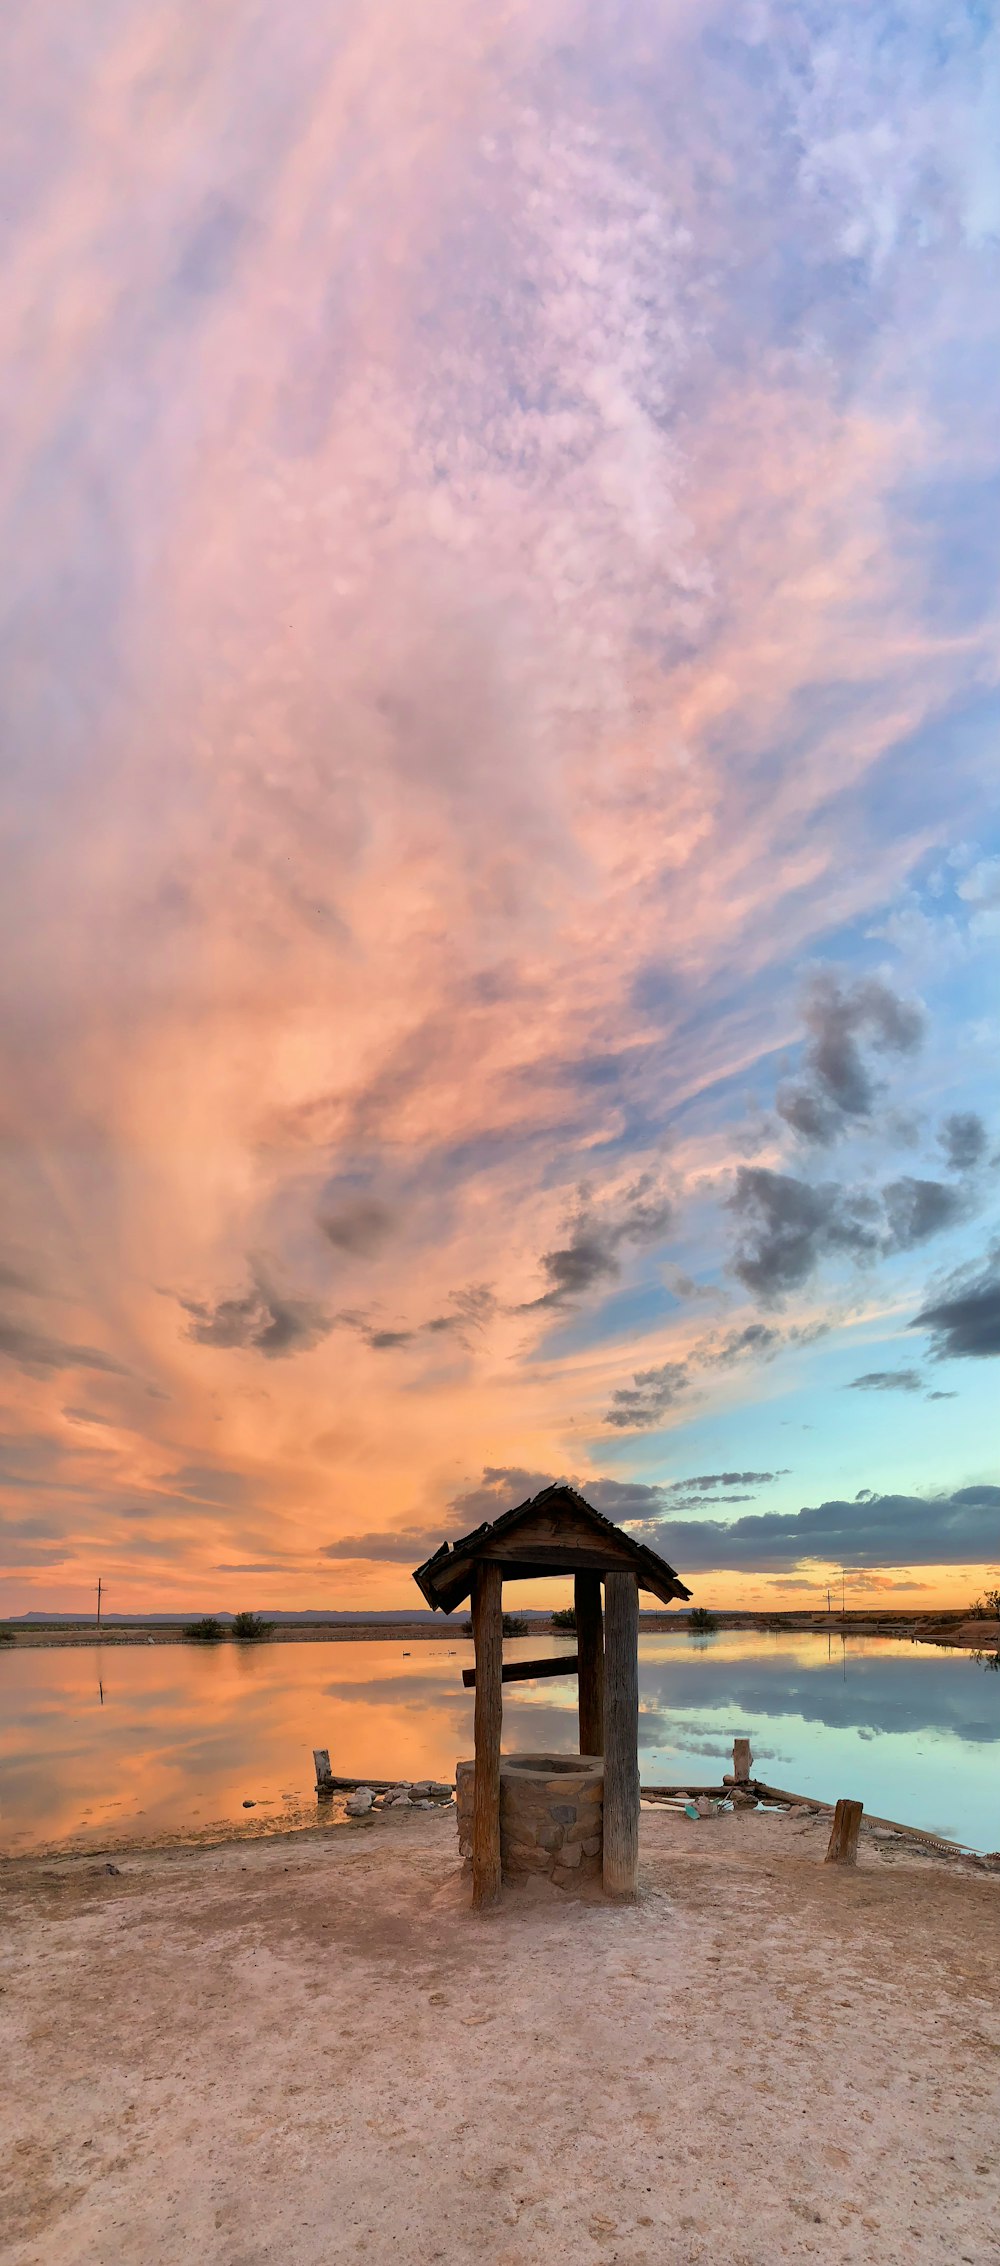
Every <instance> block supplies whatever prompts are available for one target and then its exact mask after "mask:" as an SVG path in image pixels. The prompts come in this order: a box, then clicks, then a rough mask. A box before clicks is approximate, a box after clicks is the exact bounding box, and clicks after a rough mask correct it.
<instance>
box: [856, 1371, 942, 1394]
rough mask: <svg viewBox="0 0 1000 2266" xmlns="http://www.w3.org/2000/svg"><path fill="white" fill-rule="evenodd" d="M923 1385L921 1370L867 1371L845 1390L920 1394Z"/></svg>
mask: <svg viewBox="0 0 1000 2266" xmlns="http://www.w3.org/2000/svg"><path fill="white" fill-rule="evenodd" d="M922 1385H923V1378H922V1377H921V1375H920V1371H919V1369H866V1370H865V1373H864V1376H863V1377H852V1378H851V1381H850V1384H849V1385H848V1386H846V1387H845V1390H846V1391H847V1392H849V1393H919V1391H920V1389H921V1387H922Z"/></svg>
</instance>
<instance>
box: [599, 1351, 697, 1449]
mask: <svg viewBox="0 0 1000 2266" xmlns="http://www.w3.org/2000/svg"><path fill="white" fill-rule="evenodd" d="M690 1382H691V1379H690V1376H689V1373H688V1369H687V1365H686V1363H684V1362H680V1361H665V1362H663V1363H662V1365H661V1367H660V1368H658V1369H637V1370H636V1372H635V1375H634V1377H633V1380H632V1383H631V1385H619V1386H618V1388H617V1391H615V1392H613V1393H612V1395H611V1406H610V1408H609V1409H608V1410H607V1412H606V1414H605V1418H604V1421H605V1424H611V1425H613V1426H614V1427H615V1429H616V1431H619V1432H638V1431H645V1430H646V1429H647V1428H648V1427H649V1426H650V1425H653V1424H658V1423H659V1421H660V1418H661V1416H665V1415H666V1414H667V1411H668V1409H671V1408H675V1407H676V1405H677V1402H678V1400H679V1399H680V1397H681V1394H682V1393H684V1392H686V1391H687V1388H688V1386H689V1384H690Z"/></svg>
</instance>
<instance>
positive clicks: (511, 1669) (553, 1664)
mask: <svg viewBox="0 0 1000 2266" xmlns="http://www.w3.org/2000/svg"><path fill="white" fill-rule="evenodd" d="M579 1672H580V1661H579V1657H578V1655H577V1654H576V1653H575V1652H562V1653H558V1654H557V1655H556V1658H555V1659H554V1660H508V1661H507V1663H506V1665H505V1666H504V1668H503V1669H502V1671H501V1673H502V1676H503V1681H504V1683H505V1684H526V1683H528V1682H530V1680H531V1678H532V1677H534V1676H577V1675H579ZM462 1682H463V1684H465V1685H466V1687H467V1689H468V1690H469V1691H474V1690H475V1688H476V1671H475V1669H474V1668H463V1670H462Z"/></svg>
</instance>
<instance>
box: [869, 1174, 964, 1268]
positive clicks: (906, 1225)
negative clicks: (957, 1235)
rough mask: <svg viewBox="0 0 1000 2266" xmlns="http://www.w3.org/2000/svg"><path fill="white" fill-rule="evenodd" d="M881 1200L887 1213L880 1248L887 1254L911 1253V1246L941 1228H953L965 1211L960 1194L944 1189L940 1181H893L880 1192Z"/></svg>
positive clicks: (924, 1241) (957, 1191) (906, 1179)
mask: <svg viewBox="0 0 1000 2266" xmlns="http://www.w3.org/2000/svg"><path fill="white" fill-rule="evenodd" d="M882 1198H883V1202H884V1204H885V1214H886V1235H885V1237H884V1241H883V1248H884V1249H886V1250H889V1251H911V1250H912V1249H913V1246H914V1244H916V1243H926V1241H927V1239H928V1237H929V1236H932V1235H939V1234H940V1232H941V1229H942V1228H945V1227H953V1226H954V1224H955V1222H956V1220H960V1219H961V1217H962V1215H963V1212H964V1211H965V1209H966V1204H965V1198H964V1197H963V1195H962V1193H961V1191H960V1190H959V1189H957V1188H948V1187H946V1185H945V1183H944V1181H942V1180H912V1179H910V1178H909V1177H906V1178H904V1179H902V1180H892V1181H890V1182H889V1183H888V1185H887V1186H886V1187H885V1188H884V1189H883V1190H882Z"/></svg>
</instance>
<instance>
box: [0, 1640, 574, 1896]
mask: <svg viewBox="0 0 1000 2266" xmlns="http://www.w3.org/2000/svg"><path fill="white" fill-rule="evenodd" d="M448 1637H449V1638H450V1642H445V1641H441V1642H435V1643H430V1642H428V1641H427V1640H424V1641H422V1642H419V1641H418V1642H414V1643H413V1644H412V1646H410V1647H403V1646H402V1645H401V1644H400V1643H399V1641H398V1639H395V1640H388V1641H386V1642H366V1643H364V1644H337V1643H333V1644H280V1645H262V1646H239V1645H234V1644H228V1643H227V1644H222V1645H217V1646H215V1645H213V1646H205V1647H201V1646H197V1647H196V1646H194V1645H176V1646H175V1645H157V1646H156V1647H155V1648H154V1647H150V1648H149V1649H146V1648H144V1647H142V1646H128V1647H126V1646H122V1647H120V1648H119V1647H117V1646H114V1647H110V1646H103V1645H94V1646H92V1647H91V1646H88V1647H86V1648H81V1649H80V1650H76V1649H74V1650H66V1651H61V1650H54V1649H53V1650H51V1651H48V1650H38V1651H30V1652H29V1651H24V1652H17V1653H8V1654H5V1655H3V1656H2V1657H0V1719H2V1727H0V1852H2V1853H3V1854H4V1855H6V1856H13V1855H16V1854H18V1853H19V1852H21V1851H24V1850H27V1849H38V1848H70V1847H71V1848H87V1847H91V1848H93V1847H101V1848H105V1847H109V1846H111V1845H112V1844H113V1843H114V1842H115V1841H116V1840H119V1839H145V1838H146V1837H147V1836H149V1837H151V1836H154V1835H156V1836H160V1835H163V1834H172V1833H176V1834H179V1835H182V1836H184V1838H190V1837H192V1836H196V1835H198V1834H208V1833H210V1832H211V1831H213V1830H214V1829H216V1828H217V1827H218V1826H220V1825H225V1826H231V1825H233V1824H239V1825H241V1826H246V1827H247V1828H248V1829H252V1830H256V1831H258V1832H259V1831H261V1830H265V1831H266V1830H274V1829H275V1828H277V1827H279V1826H285V1825H289V1824H292V1825H301V1824H302V1823H304V1822H307V1821H308V1820H309V1819H311V1818H313V1817H315V1816H316V1815H317V1814H319V1813H318V1812H317V1809H316V1802H315V1794H314V1786H313V1764H312V1750H313V1748H314V1747H328V1748H329V1750H330V1758H331V1764H332V1768H333V1771H334V1773H335V1774H336V1775H338V1776H342V1777H346V1776H351V1775H359V1776H360V1775H363V1774H364V1773H365V1772H371V1774H372V1776H373V1777H376V1778H386V1777H392V1776H398V1777H400V1778H422V1777H430V1778H447V1779H451V1778H452V1777H453V1775H454V1769H455V1762H456V1760H457V1758H458V1756H459V1755H461V1754H466V1753H468V1752H469V1751H470V1742H471V1738H472V1708H473V1695H472V1693H471V1692H469V1691H466V1689H465V1687H464V1685H463V1683H462V1669H463V1667H465V1666H467V1665H468V1663H469V1661H470V1660H471V1658H472V1647H471V1644H470V1643H469V1641H468V1640H467V1639H464V1638H462V1637H461V1636H460V1635H459V1634H458V1632H457V1631H456V1632H451V1631H449V1632H448ZM568 1649H569V1648H568V1646H567V1645H566V1643H565V1642H563V1643H560V1642H559V1641H558V1640H552V1639H550V1638H546V1637H535V1638H532V1639H529V1640H527V1642H525V1641H524V1640H522V1641H520V1642H519V1643H515V1644H512V1645H509V1646H508V1648H507V1650H508V1654H513V1653H515V1652H521V1653H525V1652H530V1653H533V1654H534V1655H536V1656H538V1657H540V1656H542V1655H546V1656H547V1655H549V1654H551V1653H556V1652H559V1651H566V1650H568ZM524 1691H525V1688H523V1687H522V1692H516V1688H515V1692H516V1696H512V1695H507V1694H505V1699H507V1698H508V1697H510V1702H511V1704H510V1706H509V1708H508V1709H507V1712H508V1714H509V1715H510V1716H516V1715H517V1714H518V1713H523V1712H525V1710H526V1704H530V1703H527V1701H526V1694H525V1696H522V1694H523V1693H524ZM545 1691H546V1699H547V1702H548V1704H549V1707H550V1708H551V1707H560V1706H561V1707H562V1708H563V1709H565V1713H566V1737H565V1740H564V1741H562V1742H561V1743H563V1744H565V1745H566V1746H567V1747H570V1746H572V1744H573V1734H574V1731H575V1710H576V1686H575V1681H573V1680H572V1679H570V1678H567V1680H566V1683H565V1684H564V1683H563V1680H562V1679H561V1678H554V1679H551V1680H550V1681H549V1683H548V1684H547V1685H546V1687H545ZM247 1800H249V1801H252V1802H253V1803H254V1805H255V1807H254V1809H252V1810H249V1811H247V1810H244V1807H243V1804H244V1801H247ZM326 1814H328V1813H326Z"/></svg>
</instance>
